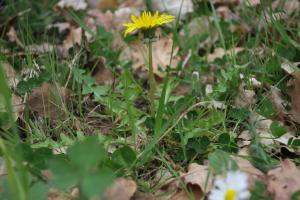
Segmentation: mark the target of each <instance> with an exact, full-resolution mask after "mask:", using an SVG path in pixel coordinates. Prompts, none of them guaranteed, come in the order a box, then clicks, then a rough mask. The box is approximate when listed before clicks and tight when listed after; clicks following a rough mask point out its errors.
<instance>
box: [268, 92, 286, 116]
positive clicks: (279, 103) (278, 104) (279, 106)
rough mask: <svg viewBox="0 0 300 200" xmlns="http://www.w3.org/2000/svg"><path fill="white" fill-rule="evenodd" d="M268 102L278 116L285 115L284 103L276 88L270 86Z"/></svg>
mask: <svg viewBox="0 0 300 200" xmlns="http://www.w3.org/2000/svg"><path fill="white" fill-rule="evenodd" d="M269 100H270V102H271V103H272V105H273V108H274V110H275V111H276V113H277V114H278V115H286V110H285V108H284V103H285V102H284V100H283V99H282V94H281V91H280V90H279V89H278V88H277V87H275V86H271V89H270V96H269Z"/></svg>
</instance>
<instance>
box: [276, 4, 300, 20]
mask: <svg viewBox="0 0 300 200" xmlns="http://www.w3.org/2000/svg"><path fill="white" fill-rule="evenodd" d="M299 6H300V2H299V1H298V0H289V1H281V0H276V1H274V2H273V3H272V8H273V9H276V8H280V9H283V11H284V12H285V17H288V15H289V14H292V13H293V12H295V11H296V10H297V9H298V8H299Z"/></svg>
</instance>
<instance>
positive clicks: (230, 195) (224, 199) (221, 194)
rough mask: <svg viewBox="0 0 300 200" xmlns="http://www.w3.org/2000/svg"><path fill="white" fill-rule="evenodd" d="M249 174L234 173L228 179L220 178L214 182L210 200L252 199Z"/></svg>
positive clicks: (230, 173)
mask: <svg viewBox="0 0 300 200" xmlns="http://www.w3.org/2000/svg"><path fill="white" fill-rule="evenodd" d="M247 179H248V177H247V174H244V173H242V172H240V171H232V172H228V173H227V174H226V177H223V176H218V177H216V180H215V182H214V188H213V189H212V191H211V193H210V195H209V198H208V199H209V200H246V199H249V197H250V192H249V191H248V182H247Z"/></svg>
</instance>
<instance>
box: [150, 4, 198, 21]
mask: <svg viewBox="0 0 300 200" xmlns="http://www.w3.org/2000/svg"><path fill="white" fill-rule="evenodd" d="M152 7H153V9H154V10H158V11H160V12H168V13H170V14H172V15H174V16H176V17H177V16H180V18H184V17H185V16H186V15H187V14H188V13H191V12H193V11H194V5H193V2H192V0H184V1H182V0H153V1H152Z"/></svg>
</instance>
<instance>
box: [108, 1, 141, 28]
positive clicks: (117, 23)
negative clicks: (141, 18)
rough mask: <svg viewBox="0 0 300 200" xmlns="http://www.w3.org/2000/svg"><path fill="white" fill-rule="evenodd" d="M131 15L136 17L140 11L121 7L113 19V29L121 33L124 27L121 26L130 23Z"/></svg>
mask: <svg viewBox="0 0 300 200" xmlns="http://www.w3.org/2000/svg"><path fill="white" fill-rule="evenodd" d="M131 15H135V16H138V15H140V11H139V10H138V9H136V8H135V7H122V8H119V9H118V10H116V11H115V12H114V17H113V28H114V29H115V30H118V31H123V30H124V29H125V27H124V26H122V25H123V24H125V23H128V22H129V21H130V16H131Z"/></svg>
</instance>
